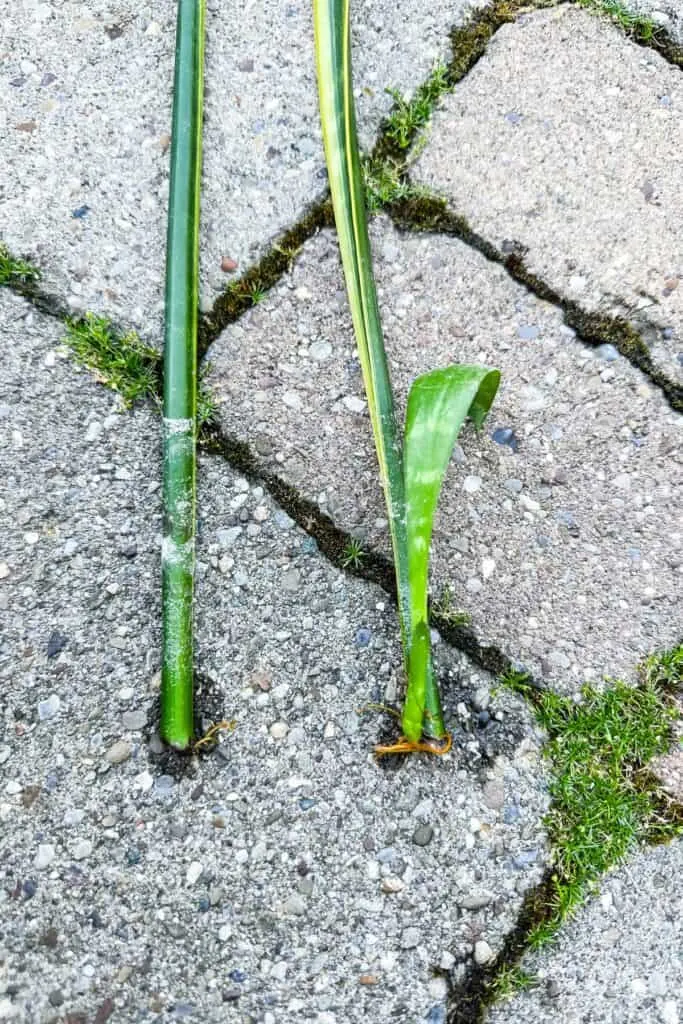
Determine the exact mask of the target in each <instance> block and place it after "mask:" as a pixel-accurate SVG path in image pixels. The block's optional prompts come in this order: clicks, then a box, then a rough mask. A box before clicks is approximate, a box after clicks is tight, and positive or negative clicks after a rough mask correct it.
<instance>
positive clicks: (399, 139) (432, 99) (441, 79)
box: [386, 64, 451, 149]
mask: <svg viewBox="0 0 683 1024" xmlns="http://www.w3.org/2000/svg"><path fill="white" fill-rule="evenodd" d="M450 87H451V86H450V81H449V77H448V68H447V67H446V66H445V64H437V65H436V67H435V68H434V69H433V71H432V73H431V75H430V76H429V78H428V79H427V80H426V81H425V82H423V83H422V84H421V85H419V86H418V87H417V89H416V90H415V93H414V95H413V97H412V99H409V100H407V99H405V97H404V96H402V95H401V93H400V92H399V91H398V90H397V89H387V92H388V93H389V95H390V96H391V97H392V99H393V101H394V109H393V110H392V112H391V114H390V115H389V118H388V120H387V123H386V135H387V137H388V138H390V139H391V140H392V141H393V142H394V143H395V144H396V145H397V146H398V148H399V149H408V148H409V147H410V145H411V143H412V141H413V139H414V138H415V135H416V134H417V132H419V131H420V129H421V128H424V126H425V125H426V124H427V122H428V121H429V119H430V117H431V116H432V111H433V109H434V104H435V103H436V101H437V100H438V99H439V97H440V96H442V95H443V94H444V93H445V92H448V90H449V89H450Z"/></svg>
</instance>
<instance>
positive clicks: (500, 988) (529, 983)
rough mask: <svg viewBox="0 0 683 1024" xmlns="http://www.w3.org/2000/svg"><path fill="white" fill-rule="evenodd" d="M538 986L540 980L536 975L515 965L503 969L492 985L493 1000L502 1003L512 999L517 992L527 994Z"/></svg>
mask: <svg viewBox="0 0 683 1024" xmlns="http://www.w3.org/2000/svg"><path fill="white" fill-rule="evenodd" d="M537 986H538V978H537V976H536V975H535V974H532V973H531V972H529V971H526V970H525V969H524V968H523V967H521V966H520V965H519V964H513V965H512V966H510V967H503V968H502V969H501V970H500V971H498V972H497V974H496V976H495V979H494V981H493V984H492V990H491V995H492V997H493V1000H495V1001H499V1000H500V1001H502V1000H505V999H511V998H512V996H514V995H515V994H516V993H517V992H527V991H528V990H529V989H532V988H536V987H537Z"/></svg>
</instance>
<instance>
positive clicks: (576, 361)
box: [208, 219, 681, 691]
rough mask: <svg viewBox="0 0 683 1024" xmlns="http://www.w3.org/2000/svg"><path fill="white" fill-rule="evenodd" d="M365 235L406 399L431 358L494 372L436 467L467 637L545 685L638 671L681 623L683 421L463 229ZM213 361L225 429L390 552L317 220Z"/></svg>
mask: <svg viewBox="0 0 683 1024" xmlns="http://www.w3.org/2000/svg"><path fill="white" fill-rule="evenodd" d="M373 238H374V249H375V257H376V270H377V274H378V280H379V288H380V305H381V309H382V316H383V321H384V326H385V334H386V340H387V346H388V351H389V355H390V359H391V367H392V374H393V380H394V384H395V388H396V391H397V394H398V396H399V401H400V404H401V407H402V406H403V403H404V401H405V397H406V394H407V390H408V386H409V383H410V381H411V380H412V379H413V378H414V377H415V376H416V375H417V374H418V373H420V372H424V371H426V370H428V369H433V368H435V367H437V366H442V365H446V364H448V363H450V362H464V363H466V362H475V363H476V362H480V363H485V364H487V365H491V366H496V365H497V366H499V367H500V368H501V370H502V375H503V384H502V388H501V391H500V394H499V397H498V398H497V400H496V404H495V406H494V410H493V414H492V418H491V420H490V424H489V425H487V428H486V429H485V431H484V432H483V433H482V434H481V435H480V436H479V437H477V436H476V435H475V434H474V432H473V431H472V430H470V429H467V430H466V431H465V432H464V434H463V436H462V440H461V448H460V449H459V451H458V452H457V453H456V459H455V461H454V463H453V465H452V466H451V467H450V469H449V471H448V474H447V478H446V481H445V484H444V492H443V495H442V498H441V504H440V509H441V511H440V512H439V514H438V518H437V521H436V525H435V534H434V553H433V569H434V571H433V591H434V594H435V596H438V595H439V593H440V591H441V590H442V589H443V587H444V586H446V585H448V586H449V587H450V588H451V590H452V592H453V594H454V596H455V598H456V603H457V604H458V605H459V606H461V607H464V608H465V609H466V610H467V611H468V612H469V613H471V615H472V621H473V626H474V628H475V630H476V632H477V634H478V635H479V636H480V637H481V638H482V640H488V641H493V642H495V643H496V644H498V645H499V646H501V647H502V648H503V649H504V650H505V651H506V652H507V653H508V654H510V655H511V656H512V657H515V658H518V659H520V660H521V661H523V662H524V663H525V664H526V665H527V666H528V667H529V668H530V669H532V670H533V671H534V672H535V673H537V674H538V675H539V676H542V677H544V678H545V679H547V680H549V681H552V683H553V684H554V685H556V686H558V687H562V688H564V689H566V690H570V691H571V690H572V689H576V688H578V686H579V685H580V684H581V683H582V682H583V681H585V680H586V679H600V678H602V676H604V675H621V676H623V677H626V678H633V675H634V671H635V666H636V664H637V662H638V661H639V660H640V658H641V657H642V656H643V655H644V654H645V653H647V651H648V650H651V649H658V648H662V647H663V646H666V645H667V644H673V643H675V642H677V640H678V639H679V637H680V634H681V612H680V593H681V591H680V568H681V561H680V559H681V555H680V542H681V535H680V522H679V515H678V498H677V496H676V494H677V490H676V488H677V480H679V479H680V477H679V474H680V463H679V457H680V450H681V449H680V434H679V431H680V418H679V417H677V416H676V414H675V413H673V412H672V411H671V409H670V408H669V407H668V406H667V405H666V402H665V401H664V399H663V397H662V395H661V394H660V393H659V392H656V391H655V389H654V388H653V387H652V386H651V385H650V384H649V383H648V382H647V381H646V379H645V378H644V377H643V376H642V375H641V374H640V373H639V372H638V371H636V370H634V369H633V367H631V366H630V365H629V364H628V363H627V362H626V361H625V360H624V359H622V358H620V357H617V359H616V360H615V361H606V360H605V359H604V358H601V356H600V354H599V353H596V351H594V350H591V349H587V348H586V347H585V346H583V345H581V344H580V343H578V342H577V341H575V340H574V339H573V332H572V331H571V330H570V329H568V328H566V327H565V326H564V325H563V323H562V320H561V317H560V314H559V313H558V311H557V310H556V309H554V308H553V307H551V306H548V305H547V304H545V303H542V302H540V301H539V300H537V299H536V298H535V297H534V296H532V295H531V294H529V293H528V292H527V291H526V290H525V289H524V288H523V287H521V286H519V285H517V284H515V283H514V282H513V281H512V280H511V279H510V278H509V277H508V276H507V274H506V273H505V272H504V270H502V269H501V268H500V267H499V266H498V265H495V264H491V263H489V262H487V261H486V260H485V259H484V258H483V257H482V256H480V255H479V254H478V253H475V252H474V251H473V250H472V249H470V248H468V247H467V246H465V245H464V244H462V243H460V242H458V241H456V240H453V239H448V238H439V237H425V236H415V235H413V236H401V235H400V234H398V233H397V232H396V231H395V230H394V229H393V228H392V227H391V226H390V224H389V223H388V222H387V221H386V220H385V219H382V220H380V221H378V222H376V223H375V226H374V230H373ZM208 359H209V361H210V363H211V366H212V368H213V369H212V373H211V375H210V377H209V383H210V385H211V387H212V388H213V389H214V390H215V392H216V395H217V397H218V399H219V401H221V402H222V403H223V404H222V405H221V407H220V417H221V422H222V424H223V427H224V429H225V431H226V432H227V433H228V434H229V435H231V436H233V437H236V438H239V439H240V440H243V441H248V442H250V443H251V444H252V445H253V446H254V448H255V451H256V454H257V456H258V458H259V460H260V462H261V464H262V465H263V466H264V468H267V469H268V470H270V471H275V472H277V473H280V474H281V475H282V476H283V477H285V478H286V479H287V480H288V481H289V482H291V483H292V484H294V485H295V486H297V487H298V488H299V489H300V490H301V491H302V493H304V494H305V495H306V496H307V497H308V498H311V499H312V500H314V501H318V502H319V503H320V506H321V507H322V508H323V510H325V511H327V512H329V513H330V514H331V515H332V516H333V518H334V519H335V520H336V521H337V522H338V523H340V524H341V525H342V526H344V527H345V528H346V529H348V530H350V531H353V532H355V533H357V534H358V535H359V536H360V537H361V538H364V539H365V540H366V542H368V543H370V544H372V545H373V546H379V547H381V548H382V549H384V550H385V551H388V548H389V545H388V533H387V525H386V520H385V519H384V518H383V516H384V510H383V506H382V499H381V493H380V488H379V484H378V482H377V471H376V461H375V456H374V451H373V447H372V439H371V430H370V424H369V420H368V417H367V413H366V411H364V410H365V403H364V393H363V385H362V380H361V375H360V370H359V364H358V362H357V358H356V356H355V346H354V339H353V333H352V330H351V326H350V322H349V317H348V313H347V306H346V298H345V295H344V293H343V291H342V285H341V276H340V267H339V258H338V252H337V246H336V239H335V236H334V234H333V233H332V232H324V233H322V234H320V235H318V236H317V237H316V238H315V239H313V240H312V241H311V242H309V243H308V244H307V245H306V247H305V250H304V253H303V254H302V256H301V258H300V260H299V261H298V262H297V264H296V266H295V268H294V270H293V273H292V274H291V275H290V276H289V277H288V278H286V279H285V280H284V281H283V282H282V283H281V285H280V286H278V287H277V288H275V289H274V290H273V291H271V292H270V293H269V294H268V296H267V297H266V299H265V300H264V301H263V302H262V303H261V304H260V305H259V306H258V307H256V308H255V309H254V310H252V311H251V312H249V313H248V314H247V315H246V316H245V317H244V318H243V319H242V320H241V321H240V322H239V323H238V324H235V325H233V326H231V327H229V328H228V329H227V330H226V331H225V332H224V333H223V335H222V336H221V338H220V339H219V340H218V341H217V342H216V343H215V344H214V345H213V347H212V349H211V351H210V352H209V354H208ZM496 431H498V433H496ZM501 431H503V433H500V432H501ZM505 431H507V432H508V433H505ZM511 431H512V433H510V432H511ZM492 435H493V436H492ZM494 438H495V439H494ZM497 442H502V443H497Z"/></svg>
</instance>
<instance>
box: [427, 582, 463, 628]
mask: <svg viewBox="0 0 683 1024" xmlns="http://www.w3.org/2000/svg"><path fill="white" fill-rule="evenodd" d="M431 610H432V613H433V614H434V615H435V616H437V618H438V619H439V620H441V622H447V623H448V625H449V626H469V624H470V622H471V621H472V616H471V615H470V614H469V612H466V611H465V610H464V609H462V608H459V607H458V605H457V603H456V601H455V597H454V596H453V591H452V590H451V588H450V587H449V586H448V585H446V586H445V587H444V588H443V590H442V591H441V594H440V595H439V597H438V598H437V600H436V601H433V602H432V608H431Z"/></svg>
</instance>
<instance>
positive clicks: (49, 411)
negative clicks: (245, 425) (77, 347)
mask: <svg viewBox="0 0 683 1024" xmlns="http://www.w3.org/2000/svg"><path fill="white" fill-rule="evenodd" d="M0 322H1V323H2V330H3V336H4V337H5V338H6V340H7V346H6V351H5V362H4V368H3V377H2V388H1V393H0V402H1V403H2V408H3V410H4V415H3V418H2V420H0V471H1V472H2V475H3V480H5V482H6V484H7V486H6V488H5V489H4V491H3V496H2V506H0V537H1V538H2V550H1V553H0V562H2V564H3V565H5V566H6V567H7V571H6V572H3V574H2V579H0V600H1V601H2V614H3V635H2V647H1V649H0V693H1V694H2V723H3V725H2V735H1V736H0V863H1V864H2V886H0V916H1V917H2V921H3V928H2V933H1V935H0V960H2V962H3V964H4V968H3V973H2V976H1V978H0V1019H3V1020H18V1021H22V1022H26V1024H47V1022H48V1021H53V1020H55V1018H56V1016H58V1015H62V1016H64V1019H67V1018H66V1016H65V1015H67V1014H71V1015H72V1016H71V1017H70V1018H68V1019H70V1020H72V1021H73V1020H80V1019H81V1018H80V1017H78V1014H81V1015H84V1016H85V1018H86V1019H87V1020H89V1021H92V1020H93V1019H94V1018H95V1014H96V1013H99V1017H98V1018H97V1019H98V1020H100V1021H104V1020H106V1019H107V1016H108V1014H109V1013H110V1012H111V1013H112V1014H113V1019H114V1020H119V1019H120V1020H126V1021H129V1020H130V1021H133V1020H136V1021H137V1020H140V1021H144V1020H154V1019H160V1017H161V1016H163V1017H164V1019H168V1020H176V1019H184V1020H189V1021H196V1022H200V1021H201V1022H207V1021H210V1022H211V1021H215V1022H216V1024H218V1022H224V1021H235V1022H238V1021H239V1022H243V1021H245V1020H255V1021H258V1022H259V1024H273V1022H275V1021H284V1020H286V1021H287V1022H290V1021H291V1022H292V1024H296V1022H299V1021H302V1022H303V1021H310V1020H314V1021H316V1022H318V1024H335V1022H337V1024H347V1022H349V1024H354V1022H361V1021H363V1020H365V1019H367V1017H368V1016H370V1017H371V1018H372V1020H373V1021H377V1022H380V1024H381V1022H385V1021H386V1022H389V1021H393V1020H396V1019H403V1020H416V1021H417V1020H421V1019H423V1018H424V1017H425V1015H426V1014H427V1013H429V1012H431V1013H432V1017H431V1018H429V1019H432V1020H433V1019H438V1018H439V1017H440V1016H441V1015H442V1008H443V1005H444V999H445V995H446V984H445V981H444V979H442V978H438V977H435V976H434V973H433V970H432V968H433V967H434V966H435V965H439V964H440V965H441V966H442V968H443V969H445V970H447V971H448V972H450V973H451V974H452V976H453V978H454V979H457V978H459V977H461V976H462V974H463V972H464V970H465V967H466V965H467V964H468V963H469V962H470V961H471V959H472V957H473V955H474V953H475V944H477V943H481V942H486V943H488V945H489V946H490V948H491V950H492V951H493V952H495V951H496V950H497V949H498V948H500V944H501V942H502V940H503V937H504V935H505V933H506V932H507V931H508V930H509V929H510V927H511V926H512V925H513V923H514V920H515V915H516V913H517V912H518V910H519V907H520V904H521V900H522V897H523V894H524V893H525V892H526V891H527V890H528V888H529V887H530V886H531V885H533V884H534V882H535V881H537V880H538V878H539V876H540V873H541V871H542V870H543V865H544V863H545V859H546V854H545V844H544V833H543V829H542V827H541V825H540V819H541V816H542V814H543V812H544V809H545V807H546V804H547V795H546V789H545V780H544V776H543V772H542V770H541V767H540V765H539V761H538V742H539V741H538V737H537V736H536V734H535V732H534V728H533V725H532V723H531V721H530V718H529V715H528V713H527V712H526V710H525V708H524V707H523V706H522V704H521V703H520V702H519V701H517V700H516V699H515V700H513V699H511V698H510V697H506V696H505V695H498V696H493V695H492V694H491V680H490V679H489V678H488V677H487V676H486V675H485V674H483V673H482V672H480V671H477V670H475V669H473V668H472V666H471V665H469V664H468V662H467V661H466V659H465V658H464V657H459V656H456V655H454V654H452V653H449V651H448V650H446V649H445V648H444V647H443V645H441V646H439V647H438V648H437V653H438V655H439V657H438V663H439V666H440V671H441V673H442V674H443V677H444V680H445V693H446V698H445V699H446V710H447V716H448V720H449V722H450V723H452V725H453V727H454V729H455V734H456V735H455V746H454V751H453V753H452V754H450V755H448V756H447V757H446V758H444V759H443V761H436V762H435V761H425V760H421V759H413V760H411V761H410V762H408V763H404V764H402V765H400V766H398V767H397V768H394V770H392V769H391V767H381V766H379V765H378V764H377V763H376V762H375V761H374V759H373V757H372V755H371V750H372V745H373V743H374V742H375V741H376V739H377V738H378V735H379V733H380V730H381V727H382V720H381V719H380V718H379V717H378V716H377V715H374V714H372V713H367V714H365V715H362V716H359V714H358V709H359V708H361V707H362V706H363V705H364V704H365V703H367V702H368V701H370V700H374V701H378V700H384V699H390V700H393V699H395V697H396V692H397V687H398V685H399V679H398V673H399V666H398V661H397V659H398V650H399V642H398V631H397V623H396V618H395V614H394V610H393V608H392V607H391V606H390V605H389V604H388V602H387V599H386V596H385V595H384V594H383V593H382V592H381V591H379V590H378V589H377V588H375V587H372V586H369V585H366V584H363V583H362V582H360V581H356V580H351V579H349V578H347V577H346V576H345V575H344V574H341V573H339V572H337V571H336V570H334V569H333V568H332V567H331V566H330V565H329V563H328V562H327V561H326V560H324V559H323V558H322V557H321V556H320V555H319V554H318V553H317V551H316V548H315V544H314V543H313V542H312V540H311V538H310V537H308V536H307V535H306V534H304V533H302V532H301V531H300V530H299V529H298V528H297V527H295V526H294V524H293V523H292V521H291V520H290V519H289V517H288V516H286V515H285V514H284V513H283V511H282V510H281V509H279V508H277V507H276V506H274V505H273V503H272V502H271V501H270V500H269V499H268V498H267V496H265V495H264V494H263V492H262V491H261V490H260V488H259V487H258V486H252V485H251V484H250V483H249V482H248V481H246V480H244V479H242V478H239V477H236V476H235V475H234V474H233V473H231V472H230V471H229V469H228V468H227V467H226V465H225V463H223V462H222V461H221V460H219V459H218V458H216V457H211V458H207V459H204V460H203V461H202V464H201V470H200V479H201V487H200V510H201V511H200V545H199V561H198V595H197V625H198V663H199V667H200V670H201V672H202V673H203V675H204V683H203V686H202V693H201V697H200V700H199V706H200V709H201V713H202V716H203V718H204V721H205V724H209V722H210V721H212V720H216V719H219V718H221V717H226V718H234V719H235V723H236V724H235V729H234V731H233V732H232V733H231V734H230V735H229V736H227V737H226V739H225V741H224V743H223V744H222V745H221V747H220V749H219V751H218V752H217V753H215V754H213V755H212V756H211V757H209V758H204V759H200V760H196V761H194V762H193V763H191V764H187V765H186V768H185V772H184V774H182V776H179V775H178V774H177V773H176V771H175V769H174V765H173V762H168V761H167V760H165V759H164V758H163V756H160V755H159V753H158V752H159V751H160V750H161V746H160V744H159V740H158V737H157V736H156V735H155V734H154V733H153V731H150V730H152V729H153V725H154V722H155V715H156V712H155V705H156V700H157V697H158V686H159V675H158V672H157V667H158V660H159V651H158V643H159V636H158V615H159V606H158V547H159V533H160V509H159V495H158V489H157V486H156V479H157V476H158V472H157V470H158V456H157V451H158V421H157V420H156V419H155V417H154V416H153V414H152V413H151V412H150V411H148V410H145V409H142V410H138V411H136V412H132V413H125V414H121V413H116V412H115V411H114V409H115V405H116V403H115V400H114V399H113V398H112V395H111V394H110V393H108V392H107V391H105V390H104V389H103V388H101V387H99V386H98V385H96V384H95V383H93V382H92V380H91V379H90V377H88V376H87V375H85V374H79V373H78V372H77V371H76V370H75V369H74V367H73V365H72V364H71V362H70V361H69V360H67V359H63V358H62V357H61V355H60V354H59V353H58V352H57V351H56V348H57V344H58V340H59V335H60V331H59V328H58V326H57V325H55V324H54V323H53V322H51V321H48V320H45V319H43V318H41V317H39V316H38V315H36V314H35V313H33V312H31V311H30V310H29V308H28V307H27V306H26V305H25V304H24V303H23V302H22V301H20V300H18V299H16V298H14V297H12V296H10V295H9V294H7V293H0ZM94 423H97V424H99V427H100V429H99V430H97V431H91V430H90V427H91V426H92V424H94ZM95 435H96V436H95ZM238 528H239V529H238ZM69 542H72V543H69ZM67 545H68V547H67ZM133 545H134V547H135V555H132V554H131V552H132V546H133ZM67 550H68V552H69V554H66V551H67ZM285 579H287V580H288V581H289V584H288V587H286V588H285V587H284V586H283V585H282V584H283V581H284V580H285ZM361 631H364V632H361ZM55 633H57V634H58V636H59V637H60V638H61V639H60V640H59V642H58V641H57V640H56V639H55V636H54V634H55ZM48 644H50V648H49V649H50V651H51V652H52V654H51V655H50V654H48ZM53 695H54V696H55V697H56V698H58V702H59V703H58V705H55V703H54V701H53V713H52V714H51V715H50V716H48V717H47V718H45V717H44V716H41V714H40V711H39V707H40V705H41V703H42V702H43V701H45V700H51V699H52V697H53ZM483 704H486V705H487V707H488V710H489V712H490V715H491V721H490V723H489V724H488V725H487V726H486V727H485V728H482V727H481V723H480V722H479V720H478V715H479V712H478V711H477V708H480V707H481V706H482V705H483ZM145 722H146V723H147V724H146V725H145ZM141 726H142V730H141ZM155 752H157V753H155ZM477 948H478V949H479V953H478V955H479V956H480V955H481V948H482V947H481V946H479V947H477ZM435 1008H436V1009H435ZM434 1014H436V1017H435V1016H434ZM249 1015H251V1016H249ZM62 1016H59V1020H60V1021H61V1020H62Z"/></svg>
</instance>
